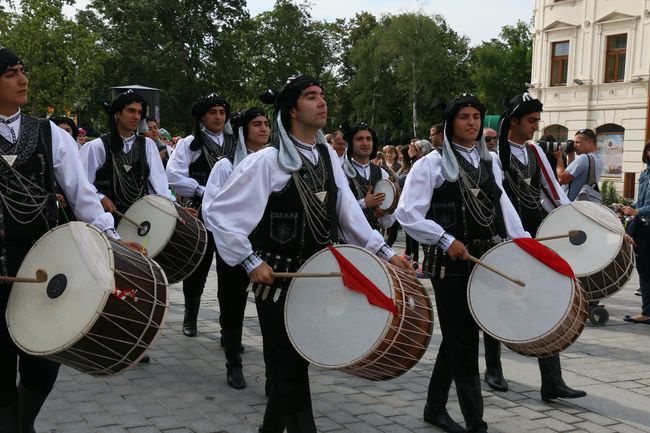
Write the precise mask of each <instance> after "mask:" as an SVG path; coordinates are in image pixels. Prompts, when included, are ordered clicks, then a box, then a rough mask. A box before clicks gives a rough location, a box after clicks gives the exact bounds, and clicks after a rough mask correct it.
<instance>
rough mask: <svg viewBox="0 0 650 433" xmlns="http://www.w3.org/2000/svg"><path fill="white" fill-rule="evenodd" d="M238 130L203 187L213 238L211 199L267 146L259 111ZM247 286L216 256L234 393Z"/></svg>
mask: <svg viewBox="0 0 650 433" xmlns="http://www.w3.org/2000/svg"><path fill="white" fill-rule="evenodd" d="M232 121H233V126H235V127H236V128H237V132H238V139H237V145H236V147H235V149H234V152H230V153H228V154H227V155H226V157H225V158H222V159H220V160H219V162H217V163H216V164H215V165H214V167H212V171H211V172H210V177H208V182H207V184H206V185H205V193H204V194H203V204H202V207H201V211H202V214H203V220H204V221H205V226H206V228H207V229H208V230H210V232H212V234H213V235H214V225H215V222H216V219H217V218H219V216H218V214H216V213H215V212H213V211H212V209H211V207H212V205H214V203H215V200H214V198H215V197H216V195H217V194H218V193H219V191H220V190H221V188H222V187H223V185H224V184H225V183H226V181H227V180H228V177H229V176H230V174H231V173H232V170H233V168H234V167H236V166H237V165H239V163H241V162H242V161H243V160H244V158H246V156H247V155H249V154H251V153H254V152H257V151H258V150H260V149H262V148H263V147H264V146H265V145H266V144H267V143H268V142H269V133H270V132H271V130H270V125H269V116H268V114H266V112H265V111H264V110H262V109H260V108H257V107H253V108H249V109H248V110H246V111H245V112H244V113H243V114H239V113H238V115H237V116H236V117H235V118H233V119H232ZM249 284H250V280H249V279H248V274H247V273H246V270H245V269H244V268H243V267H242V266H241V265H235V266H229V265H228V264H227V263H226V262H224V261H223V259H222V258H221V256H220V255H219V254H217V298H218V300H219V311H220V314H219V324H220V325H221V334H222V336H223V347H224V350H225V352H226V381H227V382H228V385H229V386H230V387H232V388H235V389H244V388H245V387H246V380H245V379H244V373H243V371H242V358H241V339H242V328H243V325H244V310H245V308H246V300H247V298H248V292H247V291H246V289H247V288H248V285H249Z"/></svg>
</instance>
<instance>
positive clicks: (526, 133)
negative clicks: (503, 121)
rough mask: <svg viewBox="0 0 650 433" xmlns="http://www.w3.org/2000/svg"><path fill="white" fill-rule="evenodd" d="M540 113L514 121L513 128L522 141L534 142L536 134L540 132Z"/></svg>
mask: <svg viewBox="0 0 650 433" xmlns="http://www.w3.org/2000/svg"><path fill="white" fill-rule="evenodd" d="M540 120H541V117H540V113H530V114H528V115H526V116H524V117H522V118H520V119H517V118H515V119H512V122H511V124H510V125H511V128H513V132H515V134H516V135H517V137H519V138H520V139H522V140H532V139H533V136H534V135H535V132H537V131H538V130H539V121H540Z"/></svg>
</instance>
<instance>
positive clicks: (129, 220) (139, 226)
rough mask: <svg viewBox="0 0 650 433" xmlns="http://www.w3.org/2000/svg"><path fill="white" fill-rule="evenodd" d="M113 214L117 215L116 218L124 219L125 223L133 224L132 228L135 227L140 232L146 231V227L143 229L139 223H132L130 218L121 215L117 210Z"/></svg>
mask: <svg viewBox="0 0 650 433" xmlns="http://www.w3.org/2000/svg"><path fill="white" fill-rule="evenodd" d="M113 213H115V214H117V215H118V216H120V218H122V219H124V220H125V221H128V222H130V223H131V224H133V225H134V226H136V227H137V228H139V229H140V230H146V227H143V226H141V225H140V224H139V223H137V222H135V221H133V220H132V219H131V218H129V217H128V216H126V215H124V214H123V213H122V212H120V211H119V210H114V211H113Z"/></svg>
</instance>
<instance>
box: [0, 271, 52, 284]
mask: <svg viewBox="0 0 650 433" xmlns="http://www.w3.org/2000/svg"><path fill="white" fill-rule="evenodd" d="M46 281H47V272H46V271H45V270H43V269H36V278H25V277H5V276H0V282H3V283H44V282H46Z"/></svg>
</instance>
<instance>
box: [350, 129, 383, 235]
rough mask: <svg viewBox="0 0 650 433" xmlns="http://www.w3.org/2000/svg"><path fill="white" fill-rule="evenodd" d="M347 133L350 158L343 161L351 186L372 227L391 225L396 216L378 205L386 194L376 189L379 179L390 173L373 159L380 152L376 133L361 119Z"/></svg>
mask: <svg viewBox="0 0 650 433" xmlns="http://www.w3.org/2000/svg"><path fill="white" fill-rule="evenodd" d="M344 137H345V141H346V142H347V144H348V150H347V152H348V161H349V162H347V161H346V162H344V170H345V172H346V174H347V175H348V178H349V179H350V189H351V190H352V192H353V193H354V195H355V196H356V197H357V202H358V203H359V206H361V209H363V213H364V214H365V215H366V219H367V220H368V223H370V227H372V228H373V229H375V230H379V229H380V228H381V227H383V228H388V227H390V226H392V225H393V223H394V222H395V216H394V215H392V214H386V213H385V212H384V211H383V210H382V209H380V208H379V205H381V204H382V202H383V201H384V200H385V199H386V195H385V194H384V193H380V192H376V193H375V192H373V188H374V187H375V185H376V184H377V182H379V180H381V179H388V173H387V172H386V171H385V170H384V169H383V168H381V167H380V166H378V165H375V164H372V163H371V162H370V161H371V160H373V159H374V158H375V156H376V155H377V134H376V133H375V131H374V130H373V129H370V128H369V127H368V125H366V124H365V123H360V124H358V125H355V126H353V127H351V128H349V129H347V130H346V131H344ZM348 164H349V165H351V167H350V166H348ZM350 168H354V170H351V169H350Z"/></svg>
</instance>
